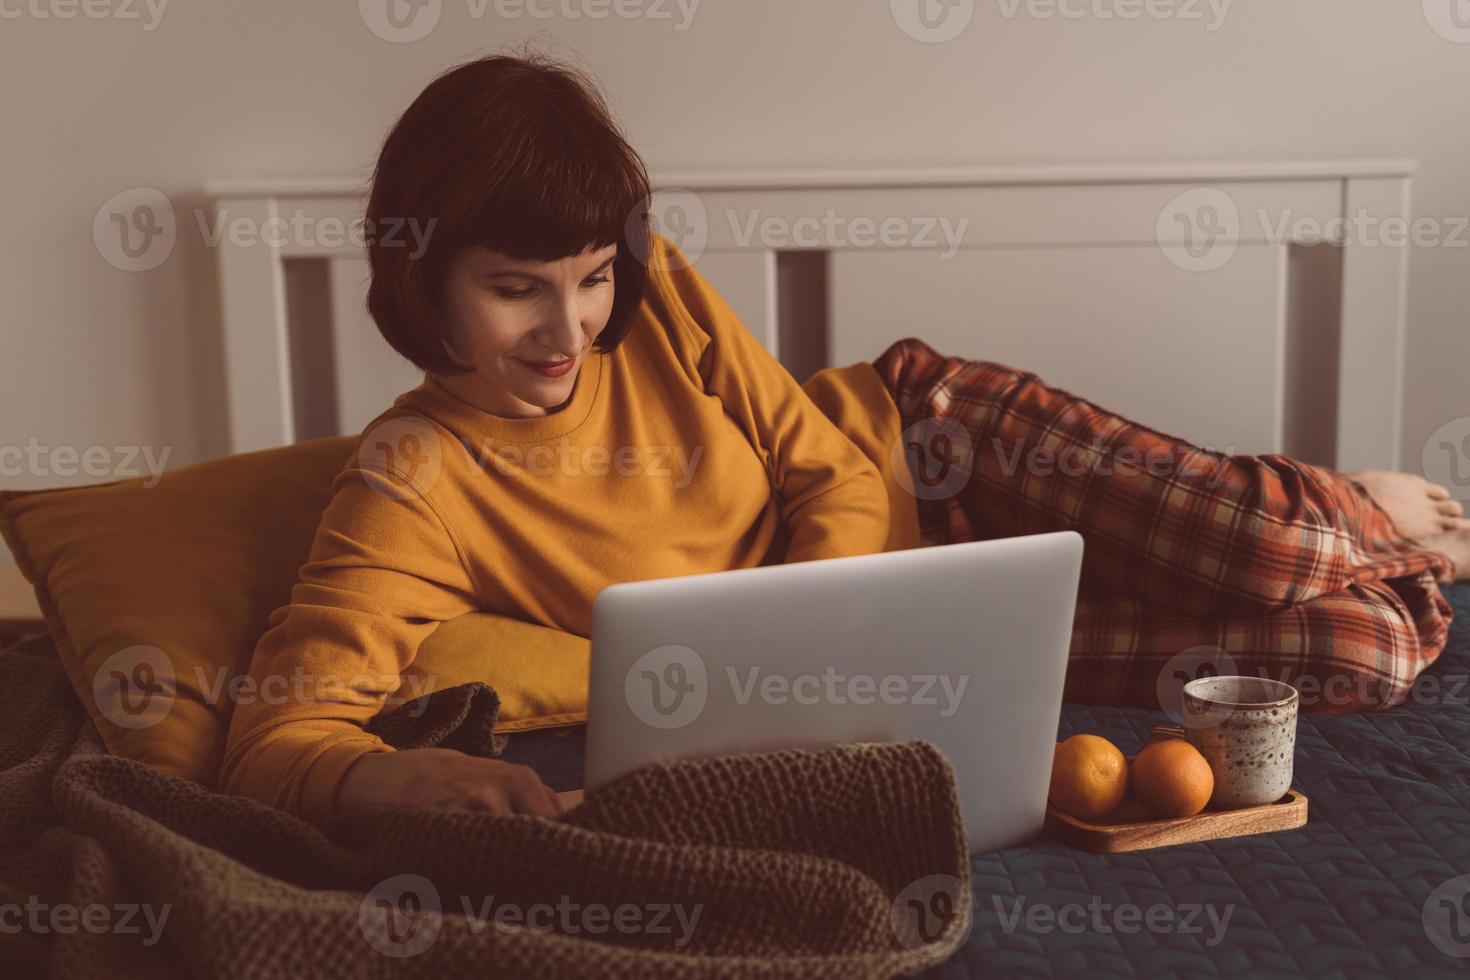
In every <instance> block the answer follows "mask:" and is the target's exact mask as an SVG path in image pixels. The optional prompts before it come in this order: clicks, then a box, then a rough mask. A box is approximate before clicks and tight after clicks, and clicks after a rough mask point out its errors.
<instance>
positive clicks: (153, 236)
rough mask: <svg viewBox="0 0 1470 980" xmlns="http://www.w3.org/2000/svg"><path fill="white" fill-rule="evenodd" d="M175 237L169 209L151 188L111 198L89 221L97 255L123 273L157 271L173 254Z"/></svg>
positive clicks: (172, 215) (140, 188) (135, 189)
mask: <svg viewBox="0 0 1470 980" xmlns="http://www.w3.org/2000/svg"><path fill="white" fill-rule="evenodd" d="M177 237H178V236H177V222H176V220H175V219H174V208H173V205H172V204H170V203H169V200H168V198H167V197H165V196H164V193H163V192H162V191H160V190H156V189H155V188H152V187H131V188H129V189H127V190H125V191H120V192H119V193H117V194H114V195H112V197H109V198H108V199H107V201H106V202H105V203H104V204H103V205H102V207H100V208H98V209H97V213H96V215H94V216H93V218H92V243H93V244H94V245H96V246H97V253H98V254H99V255H101V256H102V258H104V259H105V260H107V264H108V265H111V266H113V267H114V268H117V269H121V270H122V271H124V272H147V271H148V270H149V269H156V268H158V267H159V266H160V265H162V264H163V263H164V261H165V260H166V259H168V257H169V256H170V255H172V254H173V251H174V242H175V240H176V239H177Z"/></svg>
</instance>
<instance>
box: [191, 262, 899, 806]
mask: <svg viewBox="0 0 1470 980" xmlns="http://www.w3.org/2000/svg"><path fill="white" fill-rule="evenodd" d="M655 245H656V249H655V260H654V262H653V268H652V270H651V273H652V274H651V277H650V280H651V282H650V290H649V296H648V299H647V300H646V301H645V303H644V304H643V305H642V307H641V308H640V310H639V314H638V316H637V317H636V318H635V320H634V322H633V323H632V325H631V328H630V330H629V331H628V334H627V336H626V337H625V338H624V340H623V342H622V344H621V345H620V346H619V347H618V349H617V350H616V351H614V352H613V353H612V354H609V355H600V354H597V353H595V352H593V353H589V355H588V356H587V358H586V359H585V361H584V363H583V365H582V367H581V368H580V372H579V374H578V377H577V379H576V382H575V385H574V388H573V391H572V394H571V396H570V398H569V400H568V401H567V402H566V403H565V404H564V405H563V406H562V407H561V408H559V409H557V410H556V411H554V412H552V413H551V414H548V415H545V416H542V417H539V418H528V419H513V418H503V417H499V416H495V415H491V414H489V413H486V412H484V411H481V410H479V409H477V408H475V407H474V406H472V405H470V404H468V403H467V402H465V401H463V400H461V399H459V398H458V397H456V396H455V395H453V394H451V393H450V392H449V391H448V390H447V389H445V388H444V387H443V386H442V385H440V384H439V383H438V382H437V381H436V380H434V379H433V378H432V377H428V378H426V379H425V382H424V383H423V384H422V385H420V386H419V387H418V388H415V389H413V390H412V391H409V392H406V393H405V394H403V395H400V396H399V397H398V398H397V399H396V400H395V401H394V403H393V406H392V407H391V408H390V409H388V410H387V411H386V412H384V413H383V414H382V415H380V416H379V417H378V418H377V419H375V420H374V421H373V422H372V423H371V424H369V425H368V427H367V428H366V429H365V430H364V434H363V440H362V441H361V442H360V444H359V445H360V451H359V454H358V456H357V458H356V459H355V460H354V462H353V463H352V464H351V465H349V466H348V467H347V468H345V469H344V470H343V471H342V472H341V473H340V474H339V475H338V476H337V478H336V481H335V483H334V485H333V496H332V500H331V503H330V504H329V506H328V507H327V509H326V511H325V512H324V513H323V515H322V520H321V524H320V527H319V528H318V530H317V533H316V537H315V540H314V543H313V545H312V550H311V553H310V556H309V558H308V561H307V563H306V564H305V565H304V566H302V569H301V573H300V579H299V581H298V583H297V584H296V585H295V587H294V588H293V590H292V593H291V601H290V603H289V604H288V605H286V606H283V607H281V608H280V609H277V610H276V611H275V612H274V613H273V614H272V617H271V620H270V626H269V629H268V631H267V632H266V633H265V635H264V636H263V637H262V638H261V639H260V641H259V644H258V645H257V647H256V650H255V654H254V659H253V661H252V664H251V671H250V673H251V677H252V679H253V680H254V681H255V682H256V684H257V685H261V686H260V687H258V688H257V689H258V690H260V691H262V692H263V693H262V696H261V697H259V698H253V699H251V700H250V701H248V702H246V701H242V703H240V704H239V705H237V706H236V708H235V711H234V715H233V719H232V724H231V728H230V734H229V741H228V744H227V746H226V750H225V758H224V762H223V765H222V768H221V772H220V783H219V785H220V788H221V789H222V790H223V791H225V792H229V793H235V794H240V795H244V796H250V797H253V798H255V799H258V800H261V801H264V802H266V803H269V804H272V805H274V806H276V807H279V808H281V809H284V810H287V811H290V812H293V813H296V814H298V815H300V816H302V817H304V818H306V819H308V820H319V819H321V818H323V817H325V816H327V815H329V814H330V813H331V812H332V810H333V806H334V799H335V794H336V789H337V785H338V783H339V782H340V780H341V778H342V775H343V774H344V773H345V772H346V770H347V768H348V767H349V766H350V765H351V764H352V763H353V762H355V761H356V760H357V759H358V758H359V757H361V756H362V755H363V754H365V753H368V752H374V751H391V749H390V748H389V747H388V746H387V745H385V744H384V743H383V742H382V741H381V740H379V739H377V738H376V737H374V736H372V735H369V734H367V733H366V732H365V731H364V730H363V725H364V723H365V722H367V721H368V720H369V719H370V718H372V717H373V716H374V715H375V714H377V713H378V712H379V711H380V710H382V709H383V707H384V706H385V703H386V699H387V698H388V697H389V696H390V695H393V694H394V693H395V689H396V688H397V687H398V684H399V679H400V675H401V674H402V673H403V671H404V670H405V668H407V667H408V665H409V664H410V663H411V662H412V661H413V659H414V655H415V652H416V651H417V649H418V647H419V644H420V643H421V642H422V641H423V640H424V638H425V637H427V636H428V635H429V634H430V633H431V632H433V631H434V630H435V629H436V628H437V627H438V626H439V625H440V624H441V623H442V622H444V621H446V620H449V619H452V618H454V617H457V616H459V615H461V614H462V613H466V612H471V611H476V610H488V611H491V612H495V613H501V614H504V615H506V616H510V617H514V618H516V619H519V620H522V621H525V622H529V623H536V624H540V625H542V626H549V627H554V628H556V629H560V630H565V631H568V632H571V633H575V634H578V635H580V636H588V635H590V632H591V612H592V599H593V597H594V596H595V595H596V594H597V592H598V591H599V590H600V589H601V588H602V587H603V586H605V585H609V584H612V583H616V582H627V581H635V580H640V579H649V578H660V577H665V576H674V575H688V574H694V573H699V572H710V571H719V570H725V569H735V568H746V567H750V566H754V565H764V564H774V563H780V562H783V561H785V562H797V561H806V560H810V559H816V558H829V557H837V556H843V555H859V554H868V553H871V552H876V551H882V550H885V548H888V549H889V550H893V549H895V548H897V547H907V546H912V545H913V544H915V543H917V542H916V541H915V540H913V538H914V535H913V532H912V530H911V528H912V526H913V525H914V521H913V518H911V517H909V516H908V515H907V514H905V515H902V517H903V519H904V520H903V523H902V525H901V527H902V528H903V530H902V531H895V532H894V533H893V534H892V535H890V504H889V501H890V499H894V500H895V501H898V500H901V499H902V497H901V491H898V490H896V489H895V485H894V483H893V481H892V479H891V476H890V475H889V474H888V473H886V472H884V473H880V466H881V462H882V459H883V456H884V454H885V452H886V450H887V448H888V446H887V445H884V444H883V443H885V442H888V443H889V444H890V445H891V440H892V438H893V437H894V436H895V435H896V431H892V430H894V429H895V428H896V419H897V413H896V410H895V408H894V406H893V403H892V399H891V398H890V397H888V395H887V392H886V390H885V389H884V388H883V386H882V384H881V382H880V381H879V380H878V378H877V375H876V373H874V372H873V371H872V369H871V367H870V366H869V365H866V364H858V365H853V366H852V367H850V368H842V369H829V370H828V371H825V372H822V373H820V374H819V375H817V376H814V378H813V379H812V380H811V381H809V382H808V386H809V389H810V390H811V391H812V393H813V396H815V397H817V398H819V399H820V400H822V401H823V406H824V408H826V410H827V413H828V414H831V415H832V417H833V418H839V417H840V416H841V415H844V414H845V415H848V416H853V417H854V418H855V421H854V424H853V436H854V438H855V439H857V440H858V441H857V442H855V441H854V438H849V437H848V436H847V435H844V432H843V431H842V430H841V429H839V428H838V427H837V425H836V424H834V423H833V421H832V420H831V419H830V418H829V417H828V414H824V413H823V410H822V409H821V408H819V407H818V406H817V404H816V403H815V402H814V401H813V400H812V397H809V396H808V394H807V393H806V392H804V391H803V389H802V387H801V386H799V385H798V384H797V383H796V381H795V380H794V379H793V378H792V376H791V375H790V373H789V372H787V371H786V369H785V368H784V367H782V365H781V364H780V362H778V361H777V360H775V358H774V357H772V356H771V355H770V353H769V352H767V351H766V350H765V349H764V348H763V347H762V346H761V345H760V344H759V343H758V342H757V341H756V339H755V338H754V337H753V336H752V335H751V333H750V332H749V330H748V329H747V328H746V327H745V326H744V325H743V324H742V323H741V322H740V320H739V319H738V318H737V317H736V315H735V314H734V312H733V311H732V310H731V309H730V308H729V306H728V305H727V304H726V303H725V302H724V300H723V299H721V298H720V296H719V295H718V294H717V293H716V292H715V291H714V290H713V289H712V288H711V287H710V286H709V285H708V284H707V283H706V282H705V281H704V279H703V278H702V277H701V276H700V275H699V273H698V272H697V271H696V270H695V269H694V268H693V267H692V266H690V265H688V263H687V262H686V261H685V260H684V259H683V257H682V256H681V255H679V254H678V252H677V250H676V249H675V248H674V247H673V246H672V245H671V244H669V243H668V242H667V241H665V240H663V239H656V242H655ZM843 372H847V373H854V372H865V373H860V374H857V375H856V376H855V384H849V385H844V386H834V384H833V383H832V382H833V380H834V379H836V378H840V377H842V376H843V375H842V373H843ZM839 388H841V390H845V391H849V392H850V391H853V390H856V391H858V392H859V394H858V395H857V396H850V395H849V396H844V395H842V394H840V393H838V392H839ZM844 398H845V403H844ZM865 401H867V402H871V404H868V405H864V404H862V403H863V402H865ZM855 402H856V403H855ZM859 443H863V444H864V445H863V448H861V449H860V448H859ZM869 457H872V458H873V459H878V460H880V466H875V465H874V462H873V461H872V460H871V459H870V458H869ZM908 507H909V508H910V509H911V508H912V504H911V503H910V504H909V505H908ZM895 526H900V525H895ZM487 656H493V653H491V652H488V651H487ZM266 691H277V692H281V696H276V697H269V696H266V695H265V694H264V692H266Z"/></svg>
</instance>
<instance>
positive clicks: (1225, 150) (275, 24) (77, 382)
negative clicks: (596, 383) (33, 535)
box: [0, 0, 1470, 487]
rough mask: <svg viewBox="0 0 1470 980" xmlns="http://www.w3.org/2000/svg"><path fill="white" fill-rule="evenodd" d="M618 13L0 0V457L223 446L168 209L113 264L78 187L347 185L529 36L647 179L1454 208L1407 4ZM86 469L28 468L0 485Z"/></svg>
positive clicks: (1446, 122) (1421, 301)
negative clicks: (476, 68)
mask: <svg viewBox="0 0 1470 980" xmlns="http://www.w3.org/2000/svg"><path fill="white" fill-rule="evenodd" d="M91 2H92V3H94V4H97V6H95V7H94V8H92V9H94V10H97V11H107V10H109V9H113V8H108V7H107V6H106V2H107V0H91ZM121 2H122V0H119V3H121ZM365 2H366V3H370V2H371V0H365ZM617 2H618V3H619V4H624V5H625V7H624V9H629V10H637V9H640V8H641V9H646V10H648V12H649V13H650V14H651V16H640V17H631V18H624V17H617V16H612V17H608V18H606V19H602V20H592V19H589V18H587V17H578V18H575V19H572V18H567V17H564V16H557V17H554V18H552V19H538V18H534V17H532V16H529V15H528V14H526V13H524V11H525V9H526V7H527V6H530V7H532V8H534V9H536V10H545V9H548V8H552V9H555V8H560V7H563V6H568V7H573V9H575V10H578V11H596V10H598V9H611V8H612V7H613V6H614V4H613V0H604V2H603V5H602V7H599V3H598V0H528V2H527V3H514V2H513V3H508V4H507V3H500V4H497V2H496V0H488V5H484V4H481V3H480V2H479V0H443V5H442V11H441V13H440V17H439V21H438V23H437V25H436V26H435V27H434V28H433V29H432V30H431V31H430V32H429V33H428V34H427V36H425V37H423V38H422V39H420V40H417V41H414V42H411V43H391V42H389V41H385V40H383V39H381V38H380V37H378V36H375V34H374V33H372V32H371V31H370V30H369V29H368V27H367V26H365V23H364V19H363V18H362V16H360V14H359V10H358V9H356V8H357V5H356V4H353V3H351V2H347V3H339V2H333V3H303V2H299V0H297V2H287V0H268V2H265V0H262V2H252V3H236V4H228V5H227V4H221V3H204V2H193V3H187V4H186V3H182V2H180V3H177V4H169V5H166V6H165V7H164V8H163V9H162V12H161V17H159V16H157V13H158V10H157V4H158V0H154V9H153V11H151V12H150V10H149V8H148V7H147V6H145V5H144V3H143V2H142V0H136V2H132V3H128V4H127V6H126V7H124V8H121V9H117V10H116V13H117V14H118V16H109V17H105V18H100V19H98V18H91V17H88V16H86V15H85V14H83V13H80V12H79V14H78V16H76V17H75V18H73V19H60V18H59V17H57V16H54V14H59V13H63V12H65V11H66V10H67V9H69V8H67V7H66V5H65V0H0V14H3V15H4V16H5V18H7V19H5V20H4V22H3V23H0V82H3V90H4V92H5V93H6V95H5V97H4V100H3V103H0V132H3V134H4V137H3V139H4V150H3V161H4V176H5V181H4V190H3V192H0V193H3V202H4V214H5V216H6V218H7V219H8V222H7V234H5V235H0V275H3V277H4V278H3V283H4V294H3V295H4V305H5V314H6V315H5V318H4V321H3V322H4V326H3V330H4V341H5V343H4V354H3V355H0V364H3V368H0V372H3V374H0V447H5V446H12V447H13V446H26V445H27V444H33V445H39V446H40V447H42V448H54V447H58V446H69V447H75V448H76V450H77V451H78V452H83V451H85V450H87V449H88V448H89V447H104V448H105V449H106V450H108V453H109V455H108V458H109V459H111V460H113V461H114V463H115V464H116V465H121V461H122V458H123V457H122V455H121V454H113V453H112V452H111V451H112V449H113V448H114V447H131V446H147V447H149V448H150V449H151V451H152V452H153V453H154V458H155V459H157V458H159V456H160V454H161V453H163V452H164V451H167V452H168V453H169V455H168V457H167V465H168V466H170V467H174V466H178V465H181V464H183V463H187V462H190V461H193V460H197V459H201V458H207V457H210V456H213V455H218V454H219V453H220V452H222V451H223V446H224V422H225V420H224V414H223V413H224V409H223V392H222V390H221V385H222V372H221V367H220V363H219V361H220V349H219V347H220V345H219V339H218V330H219V326H218V310H217V306H216V303H215V300H214V293H215V287H216V280H215V273H214V257H213V255H211V254H210V253H209V250H208V249H207V248H206V247H205V246H204V245H203V244H202V243H201V240H200V235H199V234H198V232H197V230H195V229H194V228H193V225H192V221H188V220H185V221H184V222H182V223H181V226H180V236H179V241H178V244H177V246H176V248H175V249H174V251H173V253H172V255H171V256H170V258H169V259H168V260H167V261H166V262H165V263H164V264H163V265H161V266H160V267H158V268H156V269H154V270H152V271H148V272H139V273H127V272H122V271H119V270H117V269H115V268H114V267H112V266H111V265H109V264H108V263H107V262H105V261H103V259H102V258H101V257H100V255H99V252H98V250H97V249H96V247H95V246H94V244H93V238H92V233H91V229H92V221H93V217H94V215H95V214H96V212H97V210H98V208H99V206H100V205H101V204H102V203H103V202H104V201H106V200H107V199H108V198H109V197H111V196H112V195H113V194H115V193H117V192H119V191H121V190H124V189H126V188H131V187H136V186H151V187H156V188H159V189H160V190H162V191H163V192H164V193H166V194H167V195H169V197H170V198H171V199H172V201H173V202H174V204H175V205H176V207H179V208H180V209H181V214H182V213H183V212H184V209H187V208H189V207H191V206H193V205H195V204H198V203H200V202H201V200H202V188H203V184H204V181H206V180H207V179H211V178H227V177H240V178H254V177H295V176H339V175H359V174H365V173H366V172H367V169H368V168H369V167H370V165H371V162H372V160H373V158H374V155H375V152H376V150H377V146H378V143H379V141H380V139H381V138H382V135H383V133H384V131H385V129H386V128H387V127H388V126H389V124H390V123H391V122H392V120H393V119H394V118H395V115H396V114H397V113H398V112H399V111H400V110H401V109H402V108H403V107H404V106H405V105H406V104H407V103H408V101H409V100H410V99H411V98H412V97H413V96H414V95H415V94H416V92H417V91H418V90H419V89H420V87H422V85H423V84H424V83H425V82H426V81H427V80H428V79H429V78H430V77H431V76H432V75H433V74H434V73H435V72H437V71H438V70H440V69H442V68H443V67H445V66H447V65H449V64H451V63H454V62H456V61H458V60H462V59H464V58H467V57H469V56H473V55H475V54H480V53H488V52H490V51H492V50H494V49H496V48H498V47H500V46H502V45H505V44H514V43H518V42H520V41H522V40H524V39H526V38H528V37H530V36H531V35H533V34H536V33H538V32H539V33H540V34H541V36H542V37H543V38H544V39H545V43H543V45H542V47H543V48H544V49H546V50H549V51H551V52H552V53H560V54H563V55H567V56H571V57H574V58H576V59H578V60H580V62H581V63H582V64H583V65H584V67H587V68H589V69H590V70H591V71H592V72H593V73H594V74H595V75H596V76H597V77H598V78H599V79H600V80H601V81H602V83H603V84H604V87H605V90H606V91H607V92H608V94H609V96H610V98H611V100H612V101H613V103H614V105H615V108H616V109H617V111H618V112H619V113H620V114H621V118H622V120H623V122H624V123H625V125H626V128H627V129H628V131H629V132H630V134H631V136H632V138H633V140H634V142H635V144H636V145H637V146H638V147H639V148H640V149H641V150H642V151H643V153H644V154H645V156H646V158H647V160H648V163H649V165H650V167H651V168H653V169H654V170H686V169H706V168H719V169H729V168H761V167H824V166H843V167H866V166H906V165H912V166H937V165H963V164H1010V163H1018V164H1028V163H1067V162H1089V163H1107V162H1132V161H1143V162H1167V161H1195V160H1245V159H1300V158H1328V157H1332V158H1338V157H1414V158H1417V159H1418V160H1419V161H1420V163H1421V172H1420V174H1419V177H1418V179H1417V181H1416V186H1415V194H1414V208H1415V213H1416V214H1417V215H1420V216H1429V217H1434V218H1438V219H1446V220H1453V219H1454V218H1456V217H1457V216H1466V215H1470V126H1467V125H1466V109H1467V108H1470V43H1456V42H1454V41H1451V40H1449V39H1447V38H1446V37H1443V36H1441V35H1440V34H1439V33H1437V32H1436V31H1435V30H1433V29H1432V28H1431V26H1430V23H1429V20H1428V19H1427V18H1426V15H1425V12H1424V11H1423V10H1422V9H1421V5H1420V3H1419V2H1418V0H1393V2H1389V0H1293V2H1290V3H1283V2H1279V0H1274V2H1273V0H1236V2H1235V3H1233V4H1228V5H1224V6H1222V4H1223V0H1214V5H1213V7H1212V6H1211V3H1210V0H1199V2H1198V3H1195V2H1194V0H1149V3H1147V4H1145V2H1144V0H1134V2H1135V4H1136V6H1137V7H1138V8H1143V9H1153V10H1155V11H1161V12H1166V13H1167V12H1168V11H1170V10H1174V11H1178V12H1180V13H1181V14H1193V13H1197V14H1198V18H1197V19H1191V18H1189V17H1186V16H1165V17H1147V16H1145V17H1144V18H1142V19H1137V20H1122V19H1118V18H1116V17H1114V18H1104V17H1102V16H1099V14H1106V13H1110V12H1112V13H1116V12H1123V11H1126V10H1127V9H1130V3H1129V0H1062V2H1063V4H1064V5H1065V6H1066V7H1067V9H1068V10H1069V11H1070V12H1073V13H1081V14H1082V15H1083V16H1081V17H1075V16H1060V15H1057V16H1053V17H1050V18H1046V17H1038V16H1033V15H1032V12H1037V13H1044V12H1045V11H1046V10H1049V9H1054V5H1052V6H1047V5H1046V4H1045V3H1044V2H1032V3H1027V2H1025V0H975V3H974V9H973V16H972V19H971V21H970V22H969V24H968V26H967V27H966V28H965V30H964V31H963V32H962V33H961V34H960V35H959V36H958V37H956V38H955V39H953V40H950V41H947V42H944V43H938V44H930V43H921V42H920V41H918V40H915V39H914V38H912V37H910V36H908V35H907V34H906V33H905V32H904V31H902V30H901V29H900V28H899V26H898V25H897V23H896V21H895V18H894V15H893V14H892V12H891V11H890V7H889V4H888V3H887V2H886V0H864V2H857V0H849V2H838V0H703V2H700V3H697V4H694V6H693V9H692V14H693V16H692V20H690V21H688V22H687V24H686V23H685V18H686V16H687V15H688V14H689V13H690V6H691V4H692V3H693V0H683V7H682V9H681V7H680V4H679V3H678V2H676V0H641V2H640V0H617ZM1452 2H1459V3H1461V6H1463V7H1470V4H1467V3H1464V2H1463V0H1444V2H1443V4H1440V6H1442V7H1443V8H1444V9H1446V10H1448V9H1449V7H1450V5H1451V3H1452ZM1425 3H1426V4H1428V5H1429V6H1430V7H1431V8H1433V7H1435V6H1436V4H1437V3H1438V0H1425ZM482 8H483V10H484V14H483V16H479V17H476V16H474V12H475V11H476V10H479V9H482ZM498 8H499V9H501V10H503V11H506V12H508V13H514V12H516V11H522V13H521V15H520V16H517V17H511V16H505V15H503V14H497V9H498ZM1182 8H1188V9H1187V10H1186V9H1182ZM1012 11H1014V13H1013V14H1012V13H1011V12H1012ZM962 12H963V11H961V13H962ZM39 13H46V14H48V15H52V16H46V17H41V16H38V14H39ZM661 13H666V14H667V16H666V17H660V16H657V15H658V14H661ZM127 14H132V15H136V19H128V18H126V17H125V16H122V15H127ZM1222 14H1223V21H1221V20H1219V19H1218V18H1219V17H1220V16H1221V15H1222ZM17 15H18V16H17ZM155 18H156V22H155ZM150 26H151V29H149V28H150ZM681 26H683V27H684V29H682V30H681V29H679V28H680V27H681ZM1445 30H1446V33H1449V28H1446V29H1445ZM1467 33H1470V32H1467ZM1459 240H1460V242H1461V243H1462V247H1459V248H1445V247H1431V248H1416V249H1415V250H1414V253H1413V256H1412V260H1411V270H1412V271H1411V283H1410V296H1409V333H1408V348H1407V369H1408V378H1409V383H1408V386H1407V396H1406V404H1405V410H1404V463H1405V464H1406V465H1410V466H1413V467H1417V466H1418V465H1419V462H1418V461H1419V458H1420V452H1421V449H1422V447H1423V446H1424V443H1425V439H1426V437H1427V436H1428V435H1429V434H1430V433H1431V432H1432V431H1434V430H1435V429H1436V428H1438V427H1439V426H1441V425H1442V424H1443V423H1445V422H1447V421H1450V420H1452V419H1455V418H1457V417H1461V416H1470V384H1467V382H1466V370H1465V369H1466V367H1467V365H1470V329H1467V325H1466V315H1465V311H1466V309H1467V308H1470V248H1467V247H1463V245H1464V244H1465V243H1470V233H1463V234H1462V235H1461V236H1460V239H1459ZM961 315H963V314H961ZM1181 328H1185V329H1187V324H1184V325H1181ZM40 458H41V459H43V460H45V459H52V460H54V459H55V458H56V457H55V456H54V455H51V456H46V455H43V456H41V457H40ZM100 458H101V457H100V456H98V455H96V454H95V453H94V456H93V459H94V460H96V459H100ZM27 465H29V464H27ZM137 465H142V464H141V463H139V464H137ZM43 468H45V467H44V466H43ZM124 475H126V474H124ZM97 479H99V477H96V476H87V475H85V474H80V475H75V476H58V475H56V474H55V473H52V472H42V471H41V470H40V469H36V468H35V467H31V469H30V470H29V471H28V472H26V473H24V474H22V475H20V476H14V475H6V476H3V477H0V484H3V485H5V486H8V487H15V486H44V485H54V484H61V483H79V482H94V481H95V480H97Z"/></svg>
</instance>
